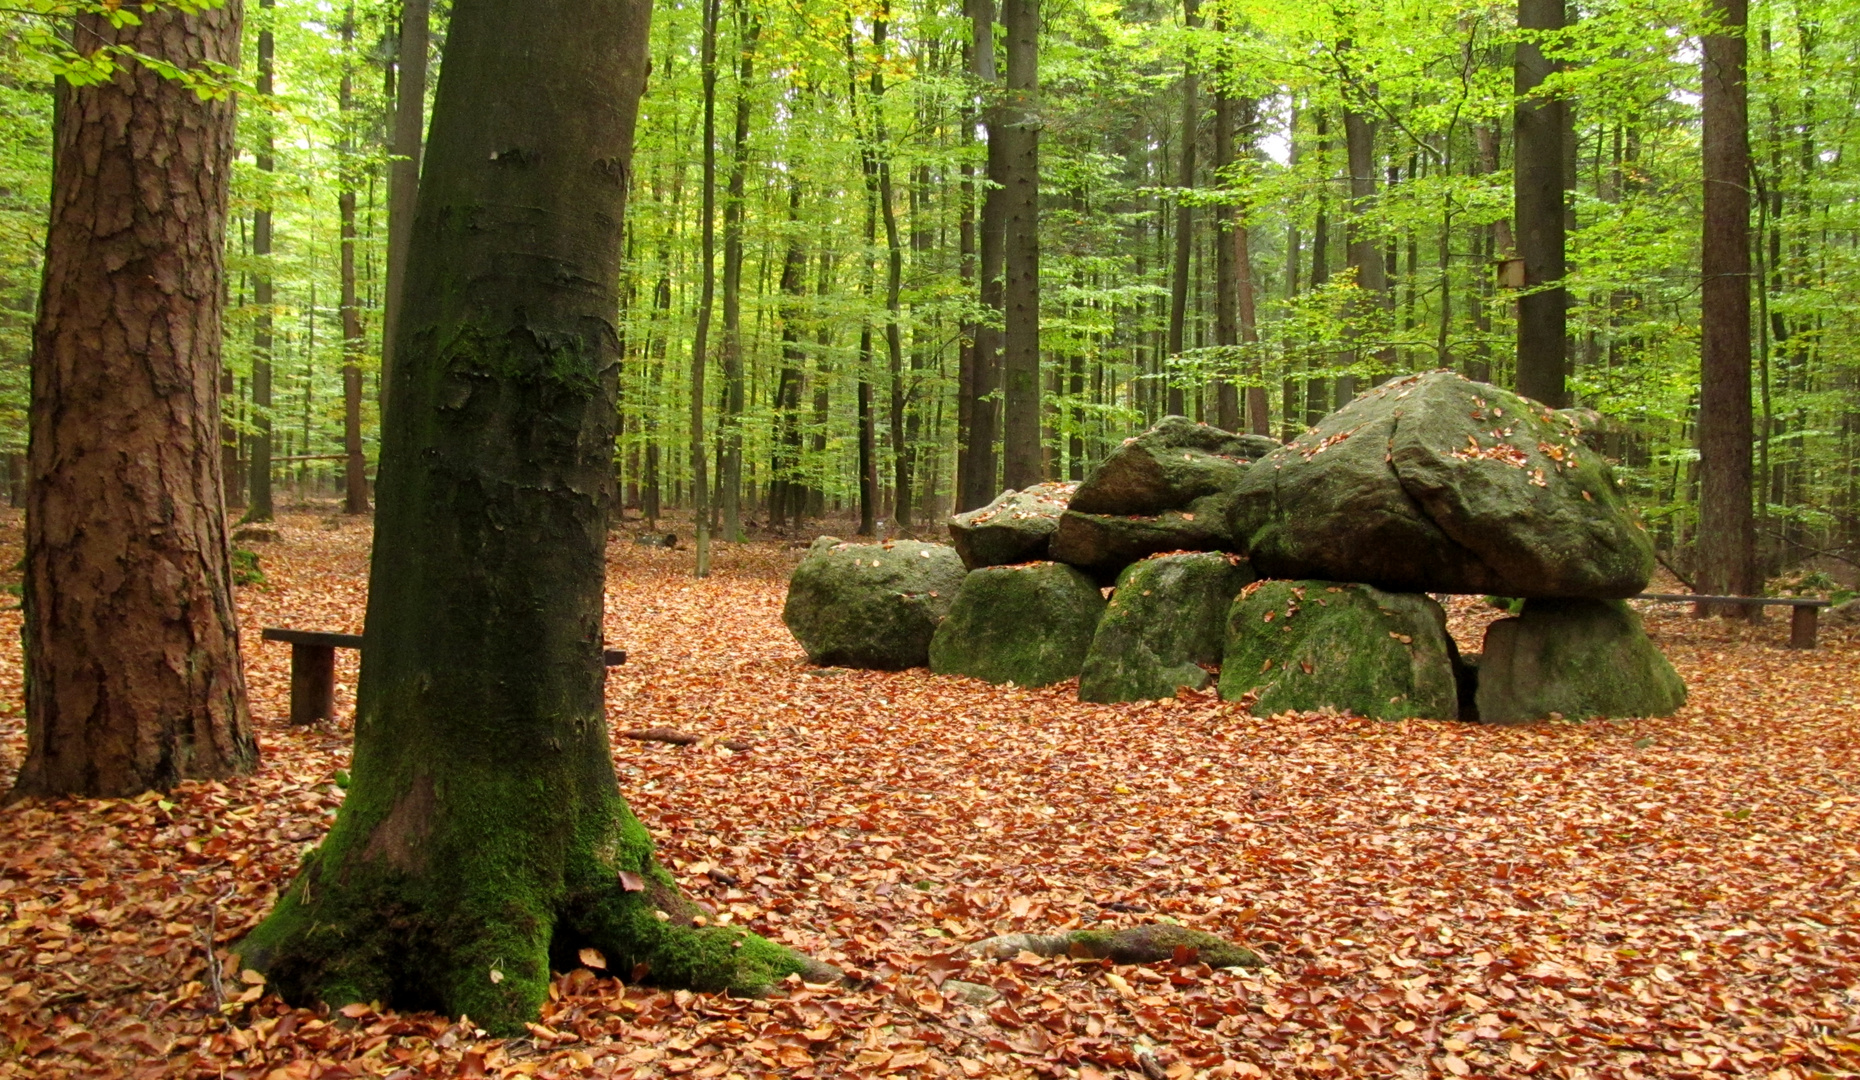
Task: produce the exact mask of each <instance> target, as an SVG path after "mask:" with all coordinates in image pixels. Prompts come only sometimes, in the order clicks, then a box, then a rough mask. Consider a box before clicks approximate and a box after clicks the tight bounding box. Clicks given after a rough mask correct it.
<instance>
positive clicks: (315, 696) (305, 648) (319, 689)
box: [261, 626, 626, 724]
mask: <svg viewBox="0 0 1860 1080" xmlns="http://www.w3.org/2000/svg"><path fill="white" fill-rule="evenodd" d="M261 636H262V637H263V638H264V639H265V640H266V641H282V642H284V643H285V644H287V645H289V646H290V647H291V723H293V724H314V723H317V722H319V721H323V720H333V719H335V717H336V650H337V649H356V650H359V649H361V647H362V635H360V634H330V633H325V632H323V631H321V630H286V629H283V628H281V627H276V626H268V627H266V628H265V632H264V634H263V635H261ZM602 652H603V654H604V655H605V658H606V660H607V666H608V667H619V666H620V665H621V664H624V663H626V650H625V649H604V650H602Z"/></svg>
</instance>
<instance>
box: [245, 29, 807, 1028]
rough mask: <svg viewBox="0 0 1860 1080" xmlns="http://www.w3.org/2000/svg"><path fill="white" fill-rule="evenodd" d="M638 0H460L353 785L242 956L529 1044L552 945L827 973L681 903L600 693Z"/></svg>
mask: <svg viewBox="0 0 1860 1080" xmlns="http://www.w3.org/2000/svg"><path fill="white" fill-rule="evenodd" d="M650 10H651V9H650V6H649V0H599V2H596V3H591V4H590V3H585V2H571V0H524V2H518V0H458V2H457V3H455V4H454V6H453V9H452V23H451V28H450V33H449V39H448V43H447V50H446V53H447V54H446V60H445V66H444V68H443V70H442V72H441V74H440V79H439V90H438V97H437V99H436V101H435V104H434V110H433V127H432V133H431V140H430V143H429V145H428V149H427V156H426V162H425V167H424V171H423V175H422V177H421V186H420V194H419V209H418V211H417V213H416V216H415V223H414V229H413V234H412V237H411V240H410V248H409V252H408V270H407V281H406V292H405V295H404V299H405V307H404V309H403V312H402V319H401V322H400V324H399V332H400V339H399V341H398V342H397V343H396V345H397V348H396V350H395V357H396V366H395V371H394V385H393V388H392V392H391V393H390V395H389V406H388V413H387V417H386V421H385V423H386V431H385V435H384V441H383V448H382V462H381V469H380V476H379V482H378V485H377V490H376V494H377V511H376V532H375V548H374V562H373V568H372V573H371V581H372V587H371V589H370V591H369V598H368V614H367V621H366V628H365V631H364V636H365V638H366V641H367V647H366V650H365V652H364V654H363V669H362V677H361V683H360V687H359V692H358V702H357V708H356V717H355V756H354V765H353V777H354V779H353V782H352V784H351V786H350V789H349V795H348V798H347V799H346V800H345V802H344V803H343V806H342V809H341V811H340V813H339V814H338V816H337V819H336V822H335V824H334V826H333V827H332V829H331V831H330V835H329V837H328V838H327V839H326V840H325V841H324V843H323V844H322V846H321V847H319V848H318V849H317V850H316V851H315V852H313V853H312V854H311V855H310V856H308V857H307V858H306V859H305V861H304V863H303V866H302V868H301V870H300V872H299V875H298V878H297V880H296V882H295V883H293V884H292V885H291V886H290V887H289V888H288V889H287V890H286V891H285V892H284V894H283V895H282V896H281V897H280V899H279V901H278V905H277V907H276V909H275V910H274V911H273V912H272V914H271V916H270V917H269V918H268V919H267V920H266V921H265V922H264V923H262V924H261V925H260V926H259V927H258V928H257V929H256V930H254V931H253V932H252V934H251V935H249V936H248V937H247V938H246V939H245V940H244V941H243V942H242V943H241V944H240V945H239V946H238V951H239V953H240V956H241V957H242V959H243V960H244V962H245V963H246V965H247V966H249V967H252V968H255V969H257V970H259V971H262V972H266V973H267V974H268V975H269V977H270V981H271V985H273V986H275V987H276V988H277V989H278V990H279V991H280V992H281V993H283V994H284V995H285V996H286V997H287V998H289V999H292V1000H296V1001H308V1000H313V999H321V1000H323V1001H327V1002H330V1003H332V1004H342V1003H345V1002H353V1001H371V1000H380V1001H384V1002H394V1003H396V1004H399V1005H401V1006H408V1007H432V1008H438V1009H442V1010H444V1011H446V1012H448V1013H451V1014H453V1015H459V1014H469V1015H470V1016H471V1018H472V1019H473V1020H474V1021H476V1022H477V1023H479V1024H481V1025H483V1026H484V1027H486V1028H487V1029H490V1030H492V1031H495V1032H498V1033H500V1034H520V1033H521V1032H522V1031H523V1024H524V1023H525V1022H526V1021H530V1020H533V1019H534V1018H535V1016H536V1014H537V1010H538V1009H539V1007H540V1005H541V1003H542V1002H543V1001H544V1000H545V998H546V996H547V994H548V987H549V971H550V961H551V957H552V956H554V957H557V958H564V959H565V958H569V957H574V956H575V955H576V954H577V952H578V950H579V949H581V948H595V949H599V950H601V951H602V952H603V953H604V954H605V956H606V960H607V963H608V965H609V966H610V967H611V968H613V969H614V970H617V971H621V972H631V973H633V977H634V978H636V979H637V978H641V977H645V978H650V979H651V980H653V981H655V982H657V983H660V984H662V985H673V986H687V987H693V988H698V989H705V990H723V989H730V990H736V991H741V992H749V993H754V992H759V991H764V990H767V989H768V988H769V987H770V986H772V985H773V984H774V983H775V982H776V981H777V980H779V979H781V978H783V977H784V976H786V975H788V974H790V973H796V972H801V973H806V974H808V975H809V976H810V977H813V978H820V977H823V976H824V977H830V976H831V974H832V973H831V971H830V969H824V968H821V967H819V966H817V965H813V964H811V963H810V962H809V961H808V960H806V959H805V958H803V957H801V956H800V955H798V954H796V953H794V952H792V951H790V950H788V949H786V948H784V947H782V946H779V945H775V944H773V943H770V942H768V941H766V940H763V939H761V938H758V937H755V936H754V935H751V934H748V933H745V932H743V931H741V930H739V929H737V928H735V927H723V926H710V927H704V926H699V925H697V923H696V915H697V909H696V908H695V907H694V906H693V905H692V904H690V903H689V902H688V901H686V900H685V899H684V898H683V897H682V896H681V895H680V894H679V892H678V890H677V887H676V886H675V884H674V883H673V881H672V878H671V876H670V875H669V874H668V873H667V872H666V871H665V870H664V869H663V868H661V867H660V866H659V864H658V863H657V862H656V861H655V859H654V857H653V848H652V841H651V839H650V837H649V836H648V835H647V833H646V830H645V828H644V826H642V825H641V824H640V823H639V821H638V820H636V819H635V818H634V817H633V815H632V813H631V812H630V811H629V810H628V808H627V804H626V802H625V800H624V799H622V798H621V796H620V793H619V790H618V786H617V784H616V780H615V774H614V766H613V756H612V749H611V747H610V745H609V742H608V733H607V719H606V713H605V709H604V707H603V703H602V682H603V672H604V667H603V655H602V653H603V642H602V633H601V621H602V591H603V583H604V574H605V569H606V565H605V550H606V542H607V526H608V513H609V508H610V504H611V502H612V499H613V495H614V477H613V451H614V425H615V414H616V409H615V405H616V401H615V389H616V381H617V377H618V374H619V367H620V346H619V337H618V334H617V333H616V322H617V319H618V315H619V292H618V282H619V280H620V261H621V250H622V245H621V229H620V225H621V221H622V216H623V214H624V212H625V204H626V195H627V187H628V184H629V182H630V180H631V176H630V170H631V157H632V139H633V128H634V122H635V118H636V116H637V112H638V103H639V97H640V94H641V91H642V90H643V89H644V85H645V80H646V71H647V60H646V48H645V46H646V40H647V24H648V20H649V14H650Z"/></svg>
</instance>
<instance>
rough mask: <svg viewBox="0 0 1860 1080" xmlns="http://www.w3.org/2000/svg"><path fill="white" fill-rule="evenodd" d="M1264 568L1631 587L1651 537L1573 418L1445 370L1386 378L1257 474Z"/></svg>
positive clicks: (1527, 587) (1242, 509)
mask: <svg viewBox="0 0 1860 1080" xmlns="http://www.w3.org/2000/svg"><path fill="white" fill-rule="evenodd" d="M1232 512H1233V533H1234V537H1235V539H1236V541H1237V542H1238V543H1239V544H1240V546H1242V547H1243V548H1244V549H1245V550H1246V551H1247V552H1248V553H1249V554H1251V556H1252V558H1253V566H1254V568H1255V569H1256V570H1257V571H1258V572H1259V573H1261V574H1263V575H1270V576H1273V577H1286V578H1301V577H1328V578H1336V579H1343V580H1349V581H1364V582H1369V583H1372V584H1375V585H1378V586H1380V587H1383V588H1386V589H1391V590H1396V591H1405V592H1459V593H1492V594H1497V595H1500V596H1520V597H1534V596H1535V597H1552V596H1576V597H1582V596H1587V597H1598V598H1610V597H1625V596H1632V595H1634V594H1635V593H1638V592H1640V591H1641V590H1642V589H1643V588H1645V587H1646V584H1647V578H1648V576H1649V574H1651V573H1652V570H1653V547H1652V545H1651V543H1650V542H1649V541H1648V539H1647V536H1646V534H1645V533H1644V532H1643V531H1642V530H1641V529H1640V527H1639V525H1638V524H1637V523H1636V522H1635V521H1634V518H1633V516H1632V514H1630V513H1629V511H1628V508H1627V504H1626V502H1625V501H1624V500H1623V498H1622V496H1621V493H1620V491H1619V490H1618V489H1617V488H1616V486H1615V483H1614V479H1613V476H1612V474H1611V473H1610V470H1609V468H1608V465H1607V463H1606V462H1605V461H1604V460H1603V459H1602V456H1601V455H1600V454H1599V453H1597V452H1596V451H1594V450H1592V449H1590V448H1589V447H1588V446H1587V445H1586V444H1585V443H1584V442H1583V441H1582V439H1581V432H1580V430H1579V428H1578V426H1577V425H1576V423H1575V422H1573V421H1572V420H1571V419H1570V418H1568V417H1566V416H1560V415H1558V414H1557V413H1555V412H1553V411H1551V410H1550V409H1547V408H1545V407H1544V406H1542V405H1539V404H1537V403H1535V402H1532V401H1528V400H1526V399H1524V398H1521V397H1519V396H1518V395H1516V394H1513V393H1511V392H1510V391H1508V390H1501V389H1499V388H1498V387H1495V386H1489V385H1487V384H1484V383H1475V382H1471V381H1468V380H1467V379H1464V378H1461V377H1460V376H1458V375H1455V374H1453V373H1451V372H1444V371H1437V372H1429V373H1427V374H1424V375H1414V376H1410V377H1408V378H1405V379H1398V380H1395V381H1393V382H1388V383H1384V384H1383V385H1381V386H1379V387H1376V388H1375V389H1374V390H1371V391H1369V392H1368V393H1366V394H1363V395H1362V396H1360V397H1358V398H1357V399H1356V400H1355V401H1353V402H1351V403H1350V404H1349V405H1346V406H1344V407H1343V408H1342V409H1339V410H1337V411H1336V412H1334V413H1332V414H1331V415H1330V416H1328V417H1326V418H1325V419H1324V421H1323V422H1322V423H1320V424H1319V425H1318V426H1317V427H1316V428H1314V429H1312V430H1311V431H1309V432H1307V433H1306V434H1304V435H1303V436H1300V437H1299V438H1298V439H1297V440H1295V441H1294V442H1292V443H1290V444H1289V445H1287V446H1285V447H1282V448H1281V449H1279V450H1275V451H1273V452H1272V453H1271V454H1269V455H1267V456H1266V457H1264V458H1262V459H1261V460H1260V461H1259V462H1257V463H1256V464H1255V465H1254V466H1253V467H1251V468H1250V469H1248V470H1247V472H1246V474H1245V475H1244V476H1243V477H1242V478H1241V481H1240V484H1239V487H1238V488H1237V489H1236V492H1235V496H1234V501H1233V510H1232Z"/></svg>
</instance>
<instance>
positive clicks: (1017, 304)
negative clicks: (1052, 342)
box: [1001, 0, 1045, 489]
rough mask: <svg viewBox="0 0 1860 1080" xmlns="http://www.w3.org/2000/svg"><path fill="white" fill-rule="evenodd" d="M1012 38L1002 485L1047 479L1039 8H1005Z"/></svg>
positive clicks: (1006, 0)
mask: <svg viewBox="0 0 1860 1080" xmlns="http://www.w3.org/2000/svg"><path fill="white" fill-rule="evenodd" d="M1001 24H1002V26H1003V28H1005V29H1006V31H1007V111H1008V117H1007V123H1005V124H1004V125H1002V128H1003V133H1004V134H1005V135H1006V136H1007V143H1008V145H1007V154H1006V158H1007V160H1006V165H1007V170H1006V176H1005V182H1004V184H1003V188H1004V190H1003V192H1002V196H1003V199H1002V201H1003V202H1004V204H1005V207H1004V209H1005V213H1004V214H1003V220H1002V232H1003V236H1002V250H1003V262H1004V273H1005V278H1006V279H1005V281H1004V282H1003V286H1002V304H1003V315H1004V318H1003V324H1004V326H1005V327H1006V329H1005V330H1004V331H1003V332H1002V335H1001V344H1002V349H1001V389H1002V395H1001V397H1002V413H1003V415H1002V423H1001V478H1002V482H1003V483H1004V484H1006V486H1008V487H1010V488H1017V489H1018V488H1028V487H1031V486H1033V485H1034V484H1037V483H1039V482H1040V481H1041V480H1043V479H1045V469H1044V467H1043V465H1042V461H1041V456H1040V126H1041V123H1042V122H1041V120H1040V111H1039V93H1040V0H1002V4H1001Z"/></svg>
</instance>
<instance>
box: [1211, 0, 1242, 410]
mask: <svg viewBox="0 0 1860 1080" xmlns="http://www.w3.org/2000/svg"><path fill="white" fill-rule="evenodd" d="M1215 28H1216V30H1217V31H1218V30H1219V28H1220V27H1219V23H1216V26H1215ZM1234 111H1235V110H1234V100H1233V99H1232V98H1230V97H1228V96H1227V92H1226V89H1225V88H1224V87H1222V86H1221V85H1219V83H1218V81H1217V84H1216V86H1215V91H1214V183H1215V186H1217V187H1222V188H1224V187H1226V186H1227V177H1226V174H1225V171H1224V170H1226V168H1227V167H1228V166H1229V165H1232V164H1233V160H1234ZM1238 216H1239V215H1237V214H1235V213H1234V208H1233V207H1232V206H1230V205H1228V204H1227V203H1224V202H1223V203H1218V204H1216V205H1215V207H1214V343H1215V344H1216V345H1219V346H1222V347H1224V348H1232V347H1233V346H1236V345H1238V344H1240V310H1239V307H1240V283H1239V279H1238V277H1237V276H1236V275H1237V273H1238V268H1237V266H1236V264H1235V262H1234V256H1235V255H1237V254H1238V253H1239V250H1240V247H1243V246H1245V244H1246V241H1245V240H1244V239H1240V240H1238V241H1237V244H1236V237H1237V236H1239V234H1240V233H1241V232H1243V231H1244V230H1243V229H1241V228H1237V227H1236V226H1235V224H1234V222H1235V219H1236V218H1237V217H1238ZM1222 363H1223V365H1228V364H1231V363H1232V361H1231V359H1224V360H1223V361H1222ZM1240 419H1241V418H1240V388H1239V387H1238V386H1236V385H1235V384H1234V381H1233V379H1232V378H1230V377H1228V376H1226V375H1223V376H1221V378H1220V379H1219V380H1218V381H1217V382H1216V383H1215V387H1214V424H1215V426H1216V427H1219V428H1222V429H1224V430H1227V431H1238V430H1240Z"/></svg>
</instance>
